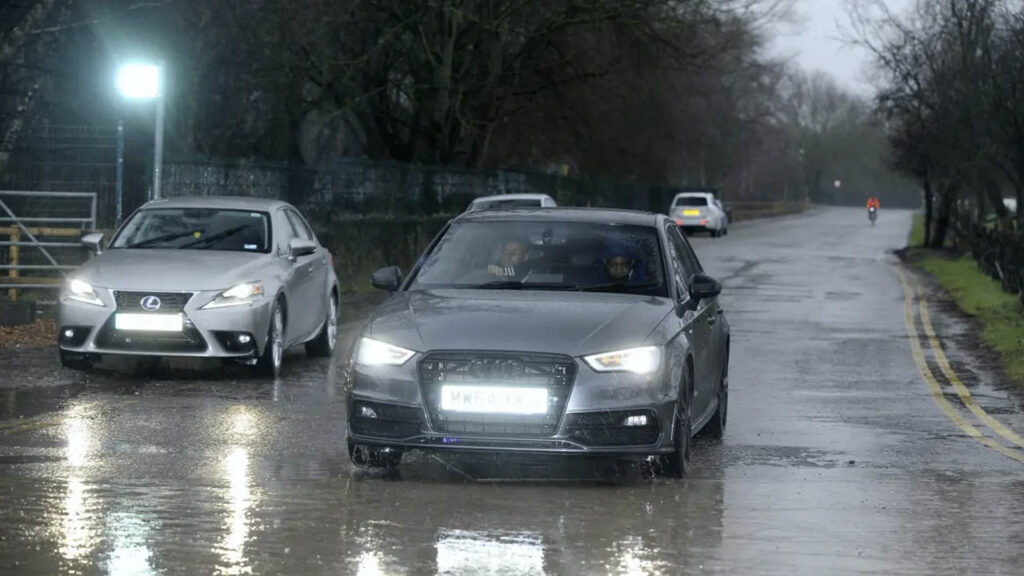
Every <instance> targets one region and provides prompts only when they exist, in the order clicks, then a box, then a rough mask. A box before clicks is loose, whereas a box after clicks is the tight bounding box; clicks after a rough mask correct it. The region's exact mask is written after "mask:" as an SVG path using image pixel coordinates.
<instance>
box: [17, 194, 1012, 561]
mask: <svg viewBox="0 0 1024 576" xmlns="http://www.w3.org/2000/svg"><path fill="white" fill-rule="evenodd" d="M910 220H911V214H910V213H909V212H906V213H902V212H895V211H887V212H885V213H883V214H882V216H881V218H880V220H879V224H878V226H877V227H875V228H872V227H869V226H868V224H867V219H866V218H865V217H864V214H863V211H862V210H854V209H849V210H846V209H818V210H814V211H812V212H809V213H807V214H804V215H800V216H795V217H790V218H784V219H779V220H771V221H760V222H755V223H750V224H746V225H740V226H735V227H734V228H732V229H731V231H730V235H729V236H728V237H726V238H723V239H719V240H711V239H706V238H704V237H700V238H698V239H696V240H695V242H694V243H695V246H696V248H697V250H698V254H699V256H700V257H701V258H702V260H703V262H704V265H705V267H706V268H707V269H708V270H709V271H710V272H711V273H712V274H714V275H717V276H718V277H719V278H720V279H722V280H723V281H724V284H725V292H724V293H723V298H722V299H723V303H724V307H725V308H726V310H727V314H728V317H729V320H730V323H731V324H732V327H733V357H732V363H731V370H730V380H731V395H730V396H731V404H732V405H731V407H730V422H729V429H728V430H727V432H726V436H725V439H724V440H722V441H720V442H716V441H708V440H702V441H699V442H697V444H696V446H695V448H694V455H693V464H692V466H691V472H690V475H689V477H688V478H687V479H686V480H683V481H671V480H656V481H650V480H647V479H645V478H644V476H643V475H642V474H641V473H640V471H639V470H638V469H637V468H636V467H633V466H625V465H613V464H606V463H601V462H591V461H586V460H569V461H560V460H551V459H536V458H521V457H517V458H500V459H496V458H491V457H486V458H480V457H476V458H469V457H454V456H444V457H440V456H435V455H429V454H419V455H413V456H412V457H409V458H406V460H405V461H404V462H403V464H402V467H401V469H400V471H399V472H398V473H397V474H394V475H389V476H387V477H382V476H381V474H379V473H376V472H373V471H369V472H367V471H361V470H357V469H355V468H353V466H352V465H351V464H350V463H349V460H348V456H347V454H346V452H345V446H344V442H343V439H344V430H345V421H344V409H343V400H344V394H343V390H342V380H341V369H340V366H341V361H340V358H339V359H336V360H335V362H329V361H311V360H307V359H306V358H304V357H303V356H301V355H295V356H293V357H291V358H289V362H287V363H286V365H285V372H284V375H283V377H282V378H281V379H279V380H278V381H275V382H267V381H259V380H252V379H248V378H246V377H245V373H244V372H233V371H229V372H222V371H221V370H220V369H219V368H218V369H215V370H212V371H200V372H194V371H191V370H189V369H187V368H188V367H186V368H182V367H180V366H174V367H173V368H172V369H169V370H164V371H163V372H161V373H159V374H157V375H155V376H153V377H141V376H137V375H135V374H133V373H132V372H131V371H123V370H112V371H111V370H106V371H98V372H96V373H94V374H91V375H88V376H85V375H80V374H75V373H71V372H67V371H61V370H60V369H59V368H58V367H57V358H56V354H55V353H54V352H53V351H52V350H45V351H22V352H12V351H9V350H8V351H0V573H3V574H58V573H65V574H196V573H221V574H249V573H251V574H320V573H325V574H326V573H330V574H360V575H362V574H434V573H442V574H460V573H471V574H472V573H495V574H542V573H550V574H604V573H609V574H659V573H665V574H676V573H696V572H723V573H737V574H751V573H757V574H786V575H790V574H821V573H835V574H838V573H901V574H940V573H944V574H965V573H978V574H981V573H984V574H999V573H1002V574H1016V573H1020V572H1021V571H1022V570H1024V524H1022V523H1021V522H1020V518H1021V517H1024V474H1022V473H1024V451H1022V450H1021V446H1019V445H1018V444H1017V443H1015V441H1014V440H1013V438H1014V437H1015V436H1016V434H1024V417H1022V416H1021V401H1020V400H1021V399H1020V396H1019V395H1018V394H1016V391H1013V390H1006V389H1003V388H1000V387H999V386H996V385H993V384H992V383H993V382H997V379H996V378H995V377H994V376H993V375H992V372H991V367H990V366H988V365H987V364H986V361H985V360H984V358H983V357H982V356H981V355H979V354H977V352H976V351H975V350H973V349H972V347H971V344H970V341H969V339H968V338H967V337H966V336H965V331H966V330H967V326H966V324H965V323H964V322H963V321H962V320H960V319H959V318H958V317H957V316H956V315H955V314H952V313H950V312H949V311H948V309H947V308H946V307H945V306H943V304H942V301H941V300H942V299H941V297H939V296H938V295H936V294H934V292H933V291H932V290H931V289H930V288H929V287H928V284H927V282H925V281H924V280H923V279H919V278H917V277H916V276H915V275H913V274H911V273H910V272H909V271H908V272H905V275H904V276H905V279H906V282H907V285H908V287H909V288H907V289H906V290H905V287H904V284H903V283H901V277H900V275H899V274H898V273H897V267H898V262H897V260H896V258H895V256H893V255H892V254H891V251H892V250H894V249H897V248H899V247H902V246H903V245H904V244H905V240H906V237H907V234H908V232H909V228H910ZM918 285H920V286H922V287H923V288H922V292H921V294H917V293H916V292H915V290H914V288H915V287H916V286H918ZM922 303H930V304H932V305H931V306H930V307H926V305H922ZM922 311H924V314H922ZM908 313H909V314H910V316H909V323H908V316H907V314H908ZM925 314H927V319H928V324H927V327H926V324H925V318H926V316H925ZM345 328H346V331H345V332H346V333H345V337H346V338H349V339H350V338H351V337H352V334H353V333H354V332H355V331H356V330H357V329H358V323H357V322H350V323H348V324H346V326H345ZM930 332H931V333H935V334H937V337H938V338H941V345H942V347H944V348H945V355H946V356H948V357H949V362H944V357H943V359H940V358H939V354H938V353H936V351H935V349H934V347H933V346H932V345H931V343H930V342H929V340H928V339H927V335H928V333H930ZM911 333H913V334H915V335H916V336H917V338H915V339H912V338H911V337H910V336H909V334H911ZM342 348H343V349H344V348H347V347H342ZM945 368H949V369H950V370H952V371H953V373H954V374H956V375H958V376H959V378H961V379H962V382H963V384H964V386H963V388H964V390H959V389H957V388H956V387H955V386H953V382H952V380H951V379H950V378H949V375H948V374H946V372H945V370H944V369H945ZM958 381H959V380H958ZM963 392H967V393H968V394H970V396H967V397H964V396H962V394H963ZM965 398H969V399H971V400H965ZM972 402H973V404H972ZM969 404H970V405H973V406H974V408H977V410H980V412H978V411H977V410H975V411H971V410H968V409H967V406H968V405H969ZM981 414H984V415H985V416H987V417H988V418H989V419H991V421H986V420H985V418H984V417H983V416H981ZM1000 427H1002V428H1000ZM1007 432H1008V433H1009V434H1007ZM1016 438H1017V439H1018V440H1019V436H1016Z"/></svg>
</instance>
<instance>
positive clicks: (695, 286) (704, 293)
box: [690, 274, 722, 302]
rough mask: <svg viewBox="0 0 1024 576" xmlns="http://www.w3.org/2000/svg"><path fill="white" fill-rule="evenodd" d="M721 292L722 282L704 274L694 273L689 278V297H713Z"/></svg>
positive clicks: (699, 299) (699, 298) (698, 299)
mask: <svg viewBox="0 0 1024 576" xmlns="http://www.w3.org/2000/svg"><path fill="white" fill-rule="evenodd" d="M721 293H722V284H721V283H719V282H718V280H715V279H714V278H712V277H711V276H708V275H706V274H694V275H693V278H691V279H690V298H692V299H693V300H695V301H698V302H699V301H701V300H706V299H708V298H714V297H716V296H718V295H719V294H721Z"/></svg>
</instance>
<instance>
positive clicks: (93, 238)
mask: <svg viewBox="0 0 1024 576" xmlns="http://www.w3.org/2000/svg"><path fill="white" fill-rule="evenodd" d="M82 246H85V247H86V248H88V249H89V250H91V251H92V252H94V253H95V254H96V255H97V256H99V255H100V254H101V253H103V233H102V232H93V233H92V234H86V235H85V236H82Z"/></svg>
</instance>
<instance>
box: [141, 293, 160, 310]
mask: <svg viewBox="0 0 1024 576" xmlns="http://www.w3.org/2000/svg"><path fill="white" fill-rule="evenodd" d="M140 304H142V309H143V310H149V311H150V312H156V311H157V310H159V309H160V299H159V298H157V297H156V296H146V297H145V298H143V299H142V302H140Z"/></svg>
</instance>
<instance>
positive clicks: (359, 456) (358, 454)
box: [348, 440, 402, 470]
mask: <svg viewBox="0 0 1024 576" xmlns="http://www.w3.org/2000/svg"><path fill="white" fill-rule="evenodd" d="M348 457H349V458H351V459H352V463H353V464H355V465H356V466H359V467H361V468H381V469H383V470H394V469H395V468H398V465H399V464H401V463H402V452H401V451H400V450H391V449H388V448H370V447H369V446H362V445H356V443H355V442H353V441H351V440H349V441H348Z"/></svg>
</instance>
